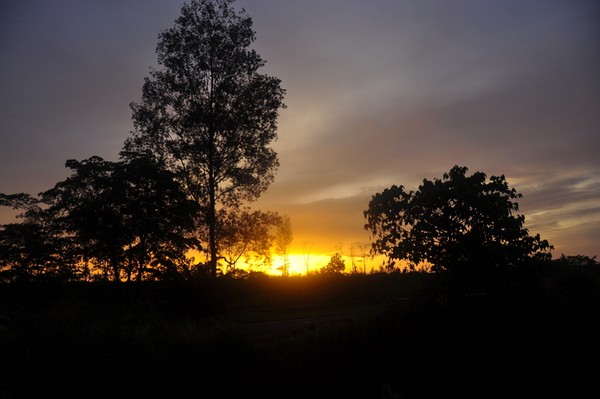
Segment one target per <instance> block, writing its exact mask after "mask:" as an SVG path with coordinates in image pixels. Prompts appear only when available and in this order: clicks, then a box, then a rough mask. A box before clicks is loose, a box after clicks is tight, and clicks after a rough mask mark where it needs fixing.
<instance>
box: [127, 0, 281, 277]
mask: <svg viewBox="0 0 600 399" xmlns="http://www.w3.org/2000/svg"><path fill="white" fill-rule="evenodd" d="M232 3H233V0H211V1H207V0H198V1H191V2H190V3H188V4H185V5H184V6H183V8H182V10H181V16H180V17H179V18H177V20H176V21H175V26H174V27H172V28H170V29H167V30H165V31H163V32H161V34H160V35H159V41H158V46H157V54H158V62H159V64H160V65H161V67H162V69H160V70H157V71H152V72H151V74H150V77H149V78H146V81H145V83H144V87H143V95H142V101H141V102H140V103H134V104H132V110H133V121H134V125H135V131H134V132H133V137H131V138H130V139H129V140H127V142H126V143H125V151H127V152H136V153H143V154H146V155H149V156H152V157H154V158H156V159H158V160H159V161H160V162H162V163H164V165H165V166H166V168H167V169H169V170H171V171H172V172H173V173H175V175H176V176H177V177H178V179H179V181H180V182H181V184H182V186H183V187H184V189H185V190H186V191H187V193H188V196H189V197H190V198H192V199H193V200H194V201H195V202H196V203H197V204H198V205H199V207H200V217H199V218H197V223H198V225H199V226H201V229H200V232H204V230H206V231H205V233H206V234H205V235H204V234H201V236H200V237H201V238H202V239H203V241H204V242H205V247H199V248H198V249H199V250H200V251H206V252H207V254H208V264H207V266H208V268H209V272H210V274H211V275H212V276H213V277H215V276H216V275H217V262H218V260H219V259H220V256H221V248H219V247H218V245H219V237H218V231H219V226H220V224H221V221H220V220H219V216H220V214H219V213H223V212H225V211H226V210H229V209H233V210H234V211H235V208H237V207H238V206H239V205H240V204H241V203H243V202H246V201H252V200H255V199H256V198H258V197H259V195H260V194H261V193H262V192H263V191H265V190H266V189H267V187H268V186H269V184H270V183H271V182H272V181H273V179H274V176H275V171H276V169H277V167H278V165H279V162H278V160H277V154H276V153H275V151H274V150H273V149H272V148H271V147H270V144H271V143H272V142H273V141H274V140H275V139H276V138H277V117H278V111H279V109H280V108H282V107H284V104H283V95H284V90H283V89H282V88H281V87H280V83H281V82H280V80H279V79H277V78H275V77H271V76H267V75H264V74H260V73H259V72H258V69H259V68H261V67H262V66H263V65H264V64H265V61H264V60H263V59H262V58H261V57H260V55H259V54H258V53H257V52H256V51H255V50H254V49H252V48H251V45H252V42H253V41H254V39H255V34H254V31H253V30H252V19H251V18H250V17H249V16H247V15H246V13H245V12H244V11H243V10H242V11H239V12H238V11H236V10H235V9H234V8H233V7H232Z"/></svg>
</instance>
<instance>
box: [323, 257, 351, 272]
mask: <svg viewBox="0 0 600 399" xmlns="http://www.w3.org/2000/svg"><path fill="white" fill-rule="evenodd" d="M345 270H346V263H345V262H344V259H343V258H342V254H341V253H339V252H336V253H335V254H333V255H332V256H331V258H330V259H329V263H327V264H326V265H325V266H323V267H322V268H321V273H326V274H342V273H344V271H345Z"/></svg>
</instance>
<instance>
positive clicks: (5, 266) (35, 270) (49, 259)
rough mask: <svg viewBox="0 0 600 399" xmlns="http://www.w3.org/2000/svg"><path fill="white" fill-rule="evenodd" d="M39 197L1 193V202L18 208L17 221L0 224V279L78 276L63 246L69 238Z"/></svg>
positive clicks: (46, 278)
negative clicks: (57, 226) (18, 221)
mask: <svg viewBox="0 0 600 399" xmlns="http://www.w3.org/2000/svg"><path fill="white" fill-rule="evenodd" d="M42 205H43V204H42V202H41V201H40V199H39V198H35V197H32V196H31V195H29V194H23V193H21V194H10V195H6V194H0V206H7V207H11V208H13V209H16V210H20V211H21V213H20V214H18V215H17V218H18V219H22V222H20V223H9V224H5V225H2V226H0V279H1V280H5V281H15V280H20V281H27V280H61V281H64V280H71V279H75V278H78V277H80V276H81V273H82V272H83V271H82V270H78V269H77V268H76V264H75V262H74V261H73V260H72V259H69V258H68V256H67V255H68V251H67V250H66V249H67V247H68V244H69V238H68V237H65V236H64V235H62V234H61V233H60V232H59V231H57V230H56V229H55V228H54V224H53V223H52V220H51V218H50V217H49V213H48V212H47V211H46V210H45V209H43V208H42Z"/></svg>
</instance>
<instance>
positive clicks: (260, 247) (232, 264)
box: [218, 208, 281, 273]
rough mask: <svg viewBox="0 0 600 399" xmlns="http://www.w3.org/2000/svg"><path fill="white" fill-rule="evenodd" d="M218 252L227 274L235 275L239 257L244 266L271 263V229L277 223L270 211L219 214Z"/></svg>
mask: <svg viewBox="0 0 600 399" xmlns="http://www.w3.org/2000/svg"><path fill="white" fill-rule="evenodd" d="M219 221H220V223H219V231H218V244H219V252H220V253H221V255H222V258H223V260H224V261H225V263H226V265H227V273H235V272H236V265H237V263H238V261H239V260H240V259H241V258H244V261H245V262H246V263H247V264H250V265H254V264H263V265H268V264H270V263H271V247H272V246H273V243H274V240H275V234H274V232H273V229H274V228H276V226H278V225H279V223H280V222H281V217H280V216H279V215H277V214H276V213H274V212H262V211H253V212H251V211H250V210H249V209H248V208H245V209H232V210H230V211H229V212H226V211H225V210H222V211H221V212H219Z"/></svg>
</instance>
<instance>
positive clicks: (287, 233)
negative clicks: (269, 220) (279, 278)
mask: <svg viewBox="0 0 600 399" xmlns="http://www.w3.org/2000/svg"><path fill="white" fill-rule="evenodd" d="M292 241H294V236H293V234H292V222H291V221H290V218H289V216H287V215H286V216H283V217H282V218H281V219H280V220H279V224H278V225H277V231H276V233H275V248H276V250H277V253H278V254H279V255H281V257H282V259H283V265H282V266H281V273H282V274H283V275H284V276H287V275H289V271H290V259H289V249H290V244H291V243H292Z"/></svg>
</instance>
